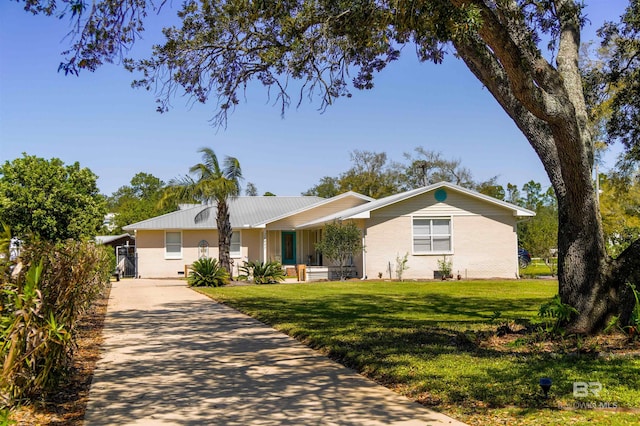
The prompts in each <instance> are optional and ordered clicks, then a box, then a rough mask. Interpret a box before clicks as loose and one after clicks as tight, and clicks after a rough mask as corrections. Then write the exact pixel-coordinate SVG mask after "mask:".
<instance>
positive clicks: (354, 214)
mask: <svg viewBox="0 0 640 426" xmlns="http://www.w3.org/2000/svg"><path fill="white" fill-rule="evenodd" d="M442 187H445V188H449V189H451V190H454V191H458V192H461V193H463V194H467V195H469V196H471V197H475V198H478V199H481V200H484V201H486V202H488V203H490V204H494V205H496V206H499V207H502V208H506V209H509V210H511V211H513V215H514V216H518V217H530V216H535V215H536V214H535V212H533V211H531V210H528V209H525V208H523V207H519V206H516V205H515V204H511V203H508V202H506V201H502V200H498V199H497V198H493V197H490V196H488V195H484V194H481V193H479V192H476V191H472V190H470V189H467V188H464V187H462V186H459V185H455V184H453V183H449V182H438V183H435V184H433V185H428V186H423V187H421V188H416V189H412V190H410V191H406V192H401V193H399V194H394V195H390V196H388V197H385V198H380V199H379V200H375V201H372V202H370V203H366V204H362V205H360V206H356V207H352V208H350V209H347V210H343V211H341V212H337V213H334V214H332V215H329V216H325V217H322V218H319V219H316V220H314V221H311V222H308V223H305V224H303V225H300V226H298V228H307V227H312V226H316V225H319V224H322V223H327V222H332V221H334V220H345V219H354V218H358V217H359V215H362V214H366V213H368V212H370V211H373V210H376V209H379V208H382V207H386V206H388V205H391V204H394V203H397V202H400V201H403V200H406V199H409V198H411V197H415V196H417V195H420V194H424V193H425V192H430V191H434V190H436V189H438V188H442Z"/></svg>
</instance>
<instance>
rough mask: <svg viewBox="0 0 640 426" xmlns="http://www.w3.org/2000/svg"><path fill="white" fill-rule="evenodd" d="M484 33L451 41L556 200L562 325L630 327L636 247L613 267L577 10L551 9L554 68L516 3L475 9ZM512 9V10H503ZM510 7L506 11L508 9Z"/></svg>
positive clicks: (590, 329)
mask: <svg viewBox="0 0 640 426" xmlns="http://www.w3.org/2000/svg"><path fill="white" fill-rule="evenodd" d="M451 2H452V3H453V4H456V5H457V6H460V5H463V4H466V3H469V2H471V3H474V4H475V5H477V6H478V7H480V9H481V10H482V18H483V21H482V27H481V29H480V30H479V31H478V34H477V35H476V36H473V37H465V38H461V39H459V40H454V41H453V43H454V46H455V48H456V50H457V52H458V54H459V55H460V57H461V58H462V60H463V61H464V62H465V63H466V65H467V66H468V67H469V69H470V70H471V72H472V73H473V74H474V75H475V76H476V77H477V78H478V79H479V80H480V81H481V82H482V83H483V84H484V85H485V86H486V87H487V89H488V90H489V91H490V92H491V94H492V95H493V96H494V98H495V99H496V100H497V101H498V102H499V103H500V105H501V106H502V108H503V109H504V110H505V111H506V112H507V114H509V116H510V117H511V118H512V119H513V121H514V122H515V124H516V125H517V126H518V128H519V129H520V130H521V131H522V132H523V134H524V135H525V136H526V137H527V139H528V141H529V143H530V144H531V146H532V147H533V149H534V150H535V151H536V153H537V154H538V156H539V157H540V160H541V161H542V164H543V165H544V168H545V170H546V172H547V175H548V176H549V179H550V181H551V184H552V185H553V188H554V190H555V193H556V196H557V199H558V215H559V223H558V225H559V231H558V277H559V293H560V298H561V301H562V302H563V303H566V304H568V305H571V306H572V307H574V308H575V309H576V310H577V311H578V312H579V314H578V315H577V316H576V317H575V318H574V319H573V320H572V321H571V323H570V324H568V330H569V331H571V332H577V333H587V334H592V333H596V332H598V331H600V330H602V329H603V327H604V326H605V325H606V324H607V321H608V319H609V318H610V317H611V316H612V315H619V316H620V319H621V322H623V324H624V322H625V321H628V319H629V317H630V313H631V310H632V308H633V298H632V293H631V292H630V291H629V288H628V286H627V282H637V280H638V274H639V272H638V271H640V242H636V243H634V244H633V245H632V246H631V247H629V249H627V250H626V251H625V252H623V253H622V254H621V255H620V256H619V257H618V258H617V259H615V260H613V259H611V258H610V257H609V256H608V254H607V252H606V247H605V243H604V236H603V230H602V224H601V218H600V211H599V206H598V204H597V200H596V196H595V190H594V185H593V181H592V178H591V173H592V167H593V158H594V148H593V142H592V136H591V132H590V127H589V120H588V115H587V110H586V106H585V101H584V94H583V89H582V80H581V76H580V71H579V68H578V50H579V46H580V23H579V21H580V20H579V13H580V10H579V8H578V7H577V6H576V4H575V2H573V1H570V0H557V1H555V2H554V3H555V5H556V11H557V16H558V20H559V39H558V51H557V54H556V66H555V67H554V66H552V65H551V64H550V63H549V62H547V60H546V59H545V58H544V57H543V56H542V54H541V53H540V51H539V50H537V49H532V48H531V44H529V43H528V40H527V38H526V35H525V34H523V33H522V32H520V31H519V29H522V28H526V25H525V24H524V16H523V15H522V14H521V13H519V9H518V6H517V5H516V3H515V2H506V3H504V6H501V7H502V8H504V9H502V10H500V11H499V12H495V10H494V9H491V8H489V7H486V5H485V4H484V3H483V2H481V1H469V0H466V1H465V0H452V1H451ZM509 5H511V6H509ZM509 7H511V9H509Z"/></svg>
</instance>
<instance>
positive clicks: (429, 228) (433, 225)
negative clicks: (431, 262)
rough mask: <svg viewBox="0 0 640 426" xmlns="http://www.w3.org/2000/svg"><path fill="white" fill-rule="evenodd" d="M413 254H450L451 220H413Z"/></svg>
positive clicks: (422, 218)
mask: <svg viewBox="0 0 640 426" xmlns="http://www.w3.org/2000/svg"><path fill="white" fill-rule="evenodd" d="M413 253H414V254H441V253H451V218H427V217H414V218H413Z"/></svg>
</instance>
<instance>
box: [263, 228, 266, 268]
mask: <svg viewBox="0 0 640 426" xmlns="http://www.w3.org/2000/svg"><path fill="white" fill-rule="evenodd" d="M262 262H264V263H267V230H266V229H265V230H264V231H262Z"/></svg>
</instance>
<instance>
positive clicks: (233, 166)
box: [160, 148, 242, 273]
mask: <svg viewBox="0 0 640 426" xmlns="http://www.w3.org/2000/svg"><path fill="white" fill-rule="evenodd" d="M198 152H200V153H202V163H198V164H196V165H195V166H193V167H191V168H190V169H189V173H190V174H191V175H194V176H195V179H194V178H193V177H191V176H184V177H180V178H175V179H172V180H171V181H170V182H169V185H168V186H167V188H166V189H165V192H164V194H163V196H162V199H161V200H160V204H161V205H165V204H167V203H169V202H193V201H195V202H200V203H203V204H205V205H206V207H205V208H204V209H203V210H202V211H200V212H199V213H198V214H197V215H196V217H195V222H196V223H199V222H202V221H203V220H206V219H207V218H208V217H209V214H210V211H211V209H212V208H214V206H211V204H213V203H215V208H216V224H217V226H218V248H219V256H218V260H219V261H220V265H221V266H222V267H223V268H224V269H226V270H227V272H229V273H231V257H230V255H229V249H230V246H231V234H232V232H233V230H232V229H231V222H230V220H229V203H228V200H229V199H230V198H233V197H237V196H238V195H239V194H240V179H242V170H241V169H240V162H239V161H238V159H237V158H235V157H229V156H227V157H225V159H224V164H223V167H220V163H219V162H218V157H217V156H216V153H215V152H214V151H213V150H212V149H211V148H200V150H198Z"/></svg>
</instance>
